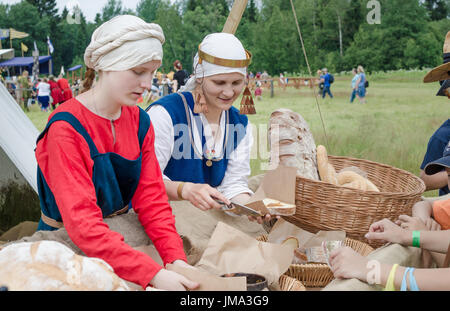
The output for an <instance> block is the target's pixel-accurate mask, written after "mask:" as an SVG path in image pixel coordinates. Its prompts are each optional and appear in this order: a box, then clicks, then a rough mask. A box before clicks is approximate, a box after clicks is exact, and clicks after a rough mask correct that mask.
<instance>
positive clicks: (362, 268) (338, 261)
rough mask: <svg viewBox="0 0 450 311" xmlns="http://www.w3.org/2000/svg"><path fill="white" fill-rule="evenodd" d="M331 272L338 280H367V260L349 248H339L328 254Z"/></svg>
mask: <svg viewBox="0 0 450 311" xmlns="http://www.w3.org/2000/svg"><path fill="white" fill-rule="evenodd" d="M329 262H330V266H331V271H332V272H333V274H334V277H336V278H339V279H353V278H356V279H359V280H361V281H363V282H366V280H367V272H368V269H367V262H368V259H367V258H365V257H363V256H361V255H360V254H358V253H357V252H355V251H354V250H353V249H351V248H350V247H340V248H338V249H335V250H333V251H332V252H331V253H330V258H329Z"/></svg>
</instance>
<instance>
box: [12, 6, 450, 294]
mask: <svg viewBox="0 0 450 311" xmlns="http://www.w3.org/2000/svg"><path fill="white" fill-rule="evenodd" d="M124 30H126V31H124ZM125 39H126V40H125ZM105 40H109V41H108V43H111V42H112V43H111V44H106V43H105ZM164 41H165V37H164V33H163V30H162V28H161V27H160V26H159V25H157V24H154V23H146V22H145V21H143V20H142V19H140V18H138V17H136V16H131V15H121V16H117V17H114V18H113V19H111V20H109V21H107V22H105V23H104V24H102V25H101V26H99V27H98V28H97V29H96V30H95V31H94V33H93V35H92V39H91V43H90V44H89V46H88V47H87V49H86V51H85V55H84V61H85V64H86V66H87V68H88V71H87V72H86V79H85V81H84V82H83V92H82V93H81V94H79V95H78V96H76V97H75V98H72V99H70V100H68V101H66V102H65V103H64V105H60V106H58V107H57V108H56V109H55V110H54V111H53V113H52V114H51V115H50V118H49V122H48V124H47V126H46V128H45V130H44V131H43V132H42V133H41V134H40V135H39V138H38V141H37V147H36V159H37V164H38V184H39V185H41V187H39V196H40V198H41V200H40V202H41V210H42V215H41V219H40V222H39V226H38V230H39V234H38V235H33V236H32V237H31V240H32V239H33V238H34V239H50V240H54V241H58V240H59V239H62V235H63V234H65V235H66V237H65V238H68V239H69V240H71V241H72V242H73V244H74V245H75V246H73V247H75V248H78V249H80V250H81V251H82V252H83V253H84V254H85V255H86V256H89V257H96V258H101V259H103V260H105V261H106V262H107V263H108V264H109V265H110V266H111V267H112V268H113V269H114V272H115V273H116V274H117V275H118V276H119V277H121V278H122V279H125V280H128V281H130V282H133V283H136V284H139V285H140V286H141V287H142V288H143V289H145V288H147V287H148V286H151V287H155V288H157V289H165V290H186V289H195V288H197V287H198V286H199V284H198V283H196V282H193V281H191V280H189V279H188V278H186V277H184V276H183V275H181V274H179V273H176V272H174V271H170V270H168V269H166V265H167V264H169V263H173V264H174V265H175V266H181V267H186V268H190V269H195V267H193V266H191V263H189V262H188V259H187V256H186V253H185V251H184V248H183V240H182V238H181V236H180V234H179V232H184V233H192V231H193V229H192V228H195V231H196V234H200V233H199V232H198V231H201V230H205V232H201V233H204V235H205V236H206V237H208V234H209V235H210V234H211V233H212V231H211V230H212V229H211V228H214V226H215V224H217V221H219V220H220V221H225V222H228V223H233V224H235V225H236V224H238V223H239V224H240V225H239V227H240V228H241V230H242V231H244V232H245V233H247V232H253V233H255V232H265V229H264V227H263V223H264V222H266V223H267V222H268V221H271V220H273V219H272V218H271V216H270V215H266V216H265V217H259V218H247V217H238V216H227V215H224V213H223V211H222V210H221V208H222V203H223V204H227V205H229V204H230V203H231V202H235V203H240V204H246V202H248V200H249V199H250V197H251V195H252V194H253V191H252V190H250V187H249V184H248V178H249V176H250V175H251V167H250V153H251V149H252V144H253V136H252V131H251V123H250V120H249V119H248V117H247V116H246V115H241V114H240V113H239V110H238V109H236V108H235V107H233V103H234V102H235V100H236V99H237V98H238V97H239V96H240V95H241V93H242V91H243V89H244V87H245V85H246V77H247V66H248V65H249V64H250V62H251V54H250V53H249V52H248V51H247V50H246V49H245V48H244V46H243V45H242V43H241V41H240V40H239V39H238V38H237V37H235V36H234V35H232V34H228V33H213V34H209V35H207V36H206V37H205V38H204V39H203V40H202V42H201V43H200V45H199V46H198V50H197V51H196V52H197V53H196V55H195V57H194V64H193V69H194V72H193V74H192V75H190V77H189V78H188V77H187V73H180V71H182V70H183V69H182V65H181V64H180V63H179V62H174V70H175V71H176V72H174V75H173V77H172V79H170V77H169V76H168V75H167V76H165V77H164V76H163V77H162V79H161V80H160V79H157V80H158V81H163V82H161V85H163V86H166V85H167V86H169V85H170V84H171V83H173V84H172V85H171V87H172V88H173V89H172V91H171V93H170V94H166V96H162V97H161V98H160V99H158V100H156V101H153V102H152V103H151V104H150V105H149V107H147V109H146V110H143V109H141V108H140V107H138V106H136V102H137V100H138V99H139V98H140V97H142V96H143V94H144V91H145V90H152V87H153V86H155V87H156V85H155V84H154V83H155V82H154V81H155V80H154V78H153V73H154V72H155V71H156V70H157V69H158V68H159V67H160V65H161V62H162V57H163V50H162V45H163V43H164ZM125 60H126V61H125ZM361 68H362V67H361ZM447 71H448V72H450V71H449V70H447ZM96 76H98V81H95V79H96ZM187 78H188V79H187ZM260 78H261V77H260ZM445 78H446V79H450V76H449V74H448V73H447V75H446V76H445ZM364 79H365V78H364V75H363V70H362V69H361V72H360V75H359V77H358V79H357V80H356V81H355V86H354V87H353V89H355V88H356V87H357V86H358V85H360V84H362V83H363V81H364ZM321 80H323V81H322V82H323V84H324V85H323V97H325V95H326V94H328V95H329V96H330V97H332V96H333V95H332V93H331V90H330V86H331V83H332V80H333V78H332V76H331V75H330V74H329V73H328V72H327V70H326V69H324V70H323V72H322V75H321ZM151 81H153V83H152V82H151ZM58 82H59V80H58V81H57V83H58ZM94 82H95V83H94ZM41 83H43V84H42V86H41V87H38V88H37V90H40V93H39V92H38V94H37V95H38V97H39V96H48V95H45V94H49V93H50V95H51V85H50V84H48V83H47V82H46V81H41ZM45 84H48V85H49V86H46V85H45ZM159 86H160V85H158V91H159V90H160V89H159ZM61 89H62V92H63V94H64V92H65V88H64V87H61ZM43 93H44V94H43ZM361 95H363V93H362V92H358V94H357V96H359V97H363V96H361ZM45 101H46V100H44V102H45ZM57 121H62V122H57ZM230 127H232V128H239V129H242V131H238V132H237V133H231V134H229V133H228V130H229V128H230ZM180 129H182V130H180ZM183 135H185V136H183ZM438 136H439V144H438V143H434V139H433V143H432V142H431V141H430V144H431V146H430V148H433V150H434V149H435V152H433V154H435V155H439V157H438V158H435V157H429V159H430V160H431V161H430V162H427V163H426V164H425V167H424V173H425V174H427V175H428V174H431V175H434V174H435V173H437V174H441V172H442V171H444V172H445V173H444V174H442V177H443V178H447V183H448V184H450V177H449V176H450V144H449V140H450V137H448V136H449V132H448V131H447V130H446V131H442V132H439V134H438V135H436V138H437V137H438ZM442 136H446V137H444V138H442ZM228 137H232V138H231V139H228ZM80 138H81V139H80ZM441 138H442V139H441ZM444 140H446V142H445V144H444V148H442V146H443V144H442V142H443V141H444ZM180 141H182V142H183V144H182V145H181V146H180V144H179V142H180ZM180 147H181V148H180ZM440 148H442V149H440ZM427 159H428V157H427ZM439 185H441V183H439ZM169 202H179V203H180V205H179V206H178V208H172V207H171V205H172V203H170V204H169ZM219 202H220V203H219ZM422 204H423V203H422ZM430 204H431V208H430V206H429V205H427V206H428V207H426V208H425V207H423V206H420V205H417V206H416V207H415V208H414V211H413V215H412V217H403V218H401V219H399V220H398V222H397V223H392V222H390V221H388V220H382V221H380V222H376V223H374V224H372V226H371V227H370V229H369V232H368V236H367V238H369V239H376V240H385V241H389V242H393V243H401V244H404V245H413V246H416V247H422V248H424V249H426V250H428V251H429V256H431V258H434V257H433V256H435V253H440V256H441V257H442V254H443V253H445V252H446V251H447V248H448V246H449V244H450V234H449V232H450V231H448V229H450V227H449V223H450V201H449V199H447V200H446V201H436V202H435V203H430ZM180 211H183V213H182V214H177V213H180ZM187 211H188V212H187ZM207 211H208V213H207ZM125 215H127V218H125ZM177 215H184V216H180V217H181V218H177V226H175V217H176V216H177ZM186 215H193V217H192V222H191V223H189V220H188V219H183V218H182V217H185V216H186ZM105 217H114V218H115V219H117V221H118V222H121V221H123V222H124V226H123V227H121V228H122V229H123V230H122V231H113V230H111V229H110V228H109V227H108V225H106V223H105V221H104V218H105ZM131 218H133V219H135V220H136V221H135V222H132V223H133V224H134V227H133V228H131V230H130V227H127V224H129V223H130V222H129V220H130V219H131ZM201 219H208V220H209V221H210V222H211V225H210V226H209V227H208V228H207V230H206V229H205V228H201V227H200V226H196V224H197V223H199V222H201ZM136 224H138V225H136ZM63 227H64V230H65V231H63V232H65V233H61V231H59V230H58V229H61V228H63ZM208 230H209V231H208ZM58 231H59V233H58V234H54V233H55V232H58ZM137 231H139V232H142V234H143V235H145V236H147V237H148V238H149V240H151V242H149V243H153V244H154V246H155V248H156V250H157V251H158V253H159V255H160V257H161V259H162V261H163V264H162V265H161V264H158V263H157V262H156V261H155V260H154V259H153V258H152V257H150V256H149V255H148V254H146V253H143V252H140V251H138V250H136V249H134V248H133V247H131V246H130V245H128V244H127V243H126V242H125V241H127V238H126V237H127V235H128V234H130V232H137ZM183 236H184V234H183ZM16 242H17V241H16ZM243 251H245V250H243ZM438 255H439V254H438ZM365 261H366V259H365V258H363V257H360V256H359V255H357V254H355V253H354V252H353V251H352V250H350V249H348V248H340V249H338V250H336V251H334V252H333V253H332V254H331V262H330V264H331V268H332V271H333V273H334V275H335V276H336V277H338V278H359V279H361V280H366V279H365V277H366V262H365ZM435 262H436V263H437V265H438V267H442V266H441V264H443V263H441V261H440V259H439V260H436V261H435ZM382 271H383V273H382V277H381V281H380V282H381V283H382V284H383V285H385V284H387V285H388V286H387V287H388V288H389V289H400V285H401V283H402V282H401V274H402V273H403V274H405V275H406V272H407V271H411V269H409V270H406V268H399V269H397V266H395V265H394V266H393V267H390V266H383V267H382ZM396 273H397V274H396ZM449 273H450V269H448V268H443V267H442V268H438V269H417V270H415V271H414V270H413V271H412V272H410V274H408V277H409V284H410V285H409V286H406V288H407V289H410V290H415V289H417V288H420V289H447V290H449V289H450V288H449V285H450V284H449V283H448V282H445V280H447V281H448V279H449V278H450V275H449ZM392 275H393V276H392ZM437 275H439V277H437ZM414 276H415V281H414V282H413V278H414ZM399 280H400V281H399ZM442 280H444V281H442ZM391 283H392V285H390V284H391ZM402 288H403V287H402Z"/></svg>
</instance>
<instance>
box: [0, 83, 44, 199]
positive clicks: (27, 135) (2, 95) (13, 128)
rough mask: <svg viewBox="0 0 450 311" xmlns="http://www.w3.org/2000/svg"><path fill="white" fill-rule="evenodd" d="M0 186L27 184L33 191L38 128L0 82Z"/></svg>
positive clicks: (35, 183)
mask: <svg viewBox="0 0 450 311" xmlns="http://www.w3.org/2000/svg"><path fill="white" fill-rule="evenodd" d="M0 107H1V113H0V186H3V185H5V184H7V183H8V182H10V181H14V182H16V183H18V184H24V183H28V184H29V185H30V186H31V188H33V189H34V191H35V192H36V193H37V181H36V173H37V162H36V158H35V155H34V148H35V147H36V139H37V137H38V136H39V131H38V129H37V128H36V127H35V126H34V124H33V123H32V122H31V121H30V119H29V118H28V117H27V116H26V114H25V113H24V112H23V110H22V108H21V107H20V106H19V105H18V104H17V102H16V101H15V100H14V98H13V97H12V96H11V95H10V94H9V92H8V90H7V89H6V87H5V86H4V85H3V84H2V83H0Z"/></svg>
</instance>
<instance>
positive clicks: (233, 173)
mask: <svg viewBox="0 0 450 311" xmlns="http://www.w3.org/2000/svg"><path fill="white" fill-rule="evenodd" d="M252 146H253V133H252V127H251V124H250V121H249V122H248V124H247V131H246V133H245V136H244V138H243V139H242V141H241V142H240V143H239V145H238V147H237V148H236V149H235V150H234V151H233V152H231V153H230V158H229V159H228V166H227V170H226V172H225V176H224V178H223V180H222V183H221V184H220V185H219V186H218V187H217V190H218V191H219V192H221V193H222V194H223V195H224V196H225V197H226V198H227V199H231V198H233V197H235V196H236V195H238V194H241V193H248V194H250V195H252V194H253V192H252V191H251V190H250V189H249V188H248V178H249V177H250V174H251V169H250V153H251V150H252Z"/></svg>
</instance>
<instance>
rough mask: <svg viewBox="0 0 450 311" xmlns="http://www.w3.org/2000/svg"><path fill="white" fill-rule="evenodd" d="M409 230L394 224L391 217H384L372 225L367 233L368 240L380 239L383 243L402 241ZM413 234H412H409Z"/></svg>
mask: <svg viewBox="0 0 450 311" xmlns="http://www.w3.org/2000/svg"><path fill="white" fill-rule="evenodd" d="M407 232H408V231H407V230H404V229H402V228H400V227H399V226H397V225H396V224H394V223H393V222H392V221H390V220H389V219H386V218H385V219H383V220H380V221H377V222H374V223H373V224H372V225H370V228H369V232H368V233H367V234H366V235H365V237H366V239H368V240H378V241H381V242H383V243H385V242H391V243H400V244H402V243H403V242H404V241H405V238H406V235H407ZM409 235H411V234H409Z"/></svg>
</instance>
